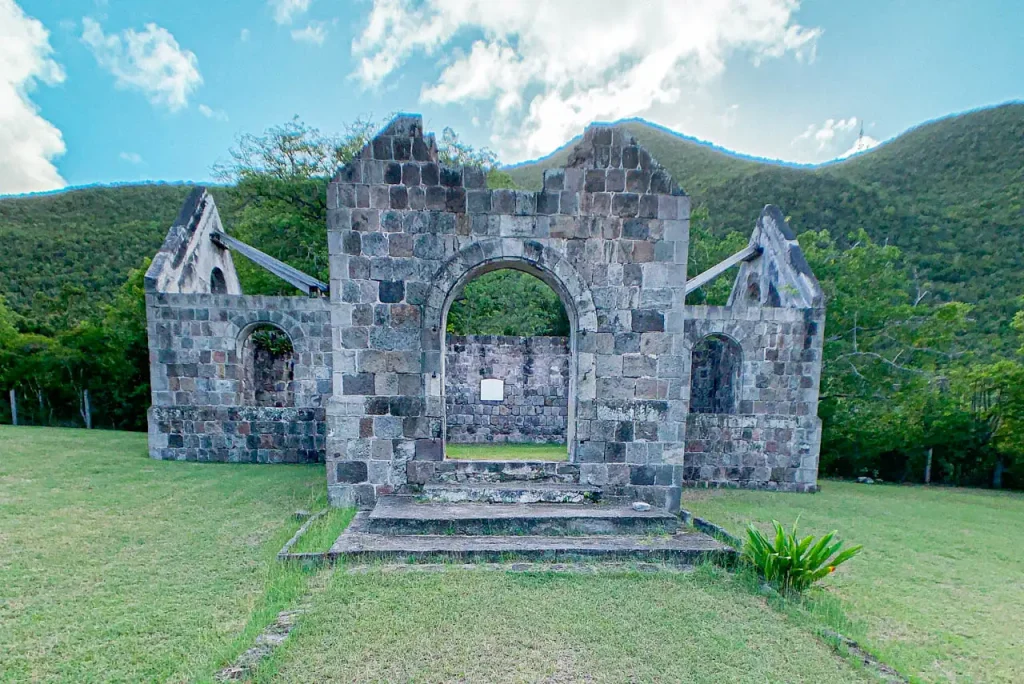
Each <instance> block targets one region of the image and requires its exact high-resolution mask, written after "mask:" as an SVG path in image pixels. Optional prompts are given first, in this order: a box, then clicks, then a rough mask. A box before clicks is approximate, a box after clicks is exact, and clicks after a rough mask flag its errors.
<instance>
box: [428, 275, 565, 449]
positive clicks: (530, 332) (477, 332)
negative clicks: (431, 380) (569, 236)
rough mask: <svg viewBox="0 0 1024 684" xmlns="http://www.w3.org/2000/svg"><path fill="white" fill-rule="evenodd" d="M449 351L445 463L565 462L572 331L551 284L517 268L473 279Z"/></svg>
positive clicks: (453, 319)
mask: <svg viewBox="0 0 1024 684" xmlns="http://www.w3.org/2000/svg"><path fill="white" fill-rule="evenodd" d="M444 349H445V359H444V378H443V381H444V393H445V414H446V415H445V428H444V430H445V435H444V437H445V440H444V441H445V456H446V457H447V458H456V459H486V460H513V459H522V460H565V459H567V458H568V453H567V434H568V431H569V413H570V411H569V404H570V384H571V383H570V374H571V368H572V352H571V344H570V324H569V318H568V315H567V314H566V310H565V307H564V306H563V304H562V301H561V299H560V298H559V296H558V294H556V292H555V291H554V290H553V289H552V288H551V287H550V286H549V285H548V284H547V283H545V282H544V281H542V280H540V279H539V278H537V277H535V276H533V275H531V274H529V273H525V272H523V271H520V270H516V269H514V268H501V269H498V270H491V271H488V272H486V273H484V274H482V275H479V276H476V277H474V278H473V279H472V280H470V281H469V282H468V283H466V284H465V286H464V287H463V289H462V291H461V292H460V293H459V294H458V295H457V296H456V297H455V299H454V301H452V304H451V307H450V309H449V311H448V316H447V327H446V334H445V345H444Z"/></svg>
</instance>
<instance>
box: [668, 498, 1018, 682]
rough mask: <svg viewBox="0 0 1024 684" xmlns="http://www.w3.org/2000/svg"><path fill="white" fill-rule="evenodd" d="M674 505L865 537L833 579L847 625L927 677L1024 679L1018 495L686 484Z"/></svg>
mask: <svg viewBox="0 0 1024 684" xmlns="http://www.w3.org/2000/svg"><path fill="white" fill-rule="evenodd" d="M683 507H684V508H687V509H688V510H691V511H693V512H694V513H696V514H697V515H700V516H702V517H705V518H707V519H709V520H711V521H713V522H716V523H718V524H720V525H722V526H724V527H726V528H727V529H729V530H730V531H732V532H734V533H737V534H740V533H742V532H743V529H744V528H745V526H746V524H747V523H748V522H751V521H754V522H757V523H759V524H761V525H762V526H765V528H766V529H767V523H768V522H769V521H770V520H771V519H772V518H775V519H777V520H779V521H780V522H782V523H783V524H785V525H786V526H787V527H788V526H791V525H792V523H793V521H794V520H795V519H796V517H797V515H799V516H800V528H801V529H802V530H803V531H805V532H807V533H814V534H821V533H824V532H828V531H829V530H832V529H838V530H839V533H840V536H841V537H842V538H843V539H845V540H848V541H850V542H852V543H858V544H863V545H864V551H863V552H862V553H861V555H860V556H858V557H856V558H854V559H853V560H852V561H850V562H849V563H848V564H847V565H845V566H843V567H841V568H840V569H839V571H838V572H837V573H836V574H835V575H833V576H832V577H831V581H830V582H829V583H828V587H829V593H830V594H831V595H834V596H836V597H838V598H839V603H840V605H841V606H842V608H843V610H844V612H845V613H846V615H847V616H848V617H849V618H851V619H852V620H853V621H854V623H855V624H854V626H853V627H852V629H853V630H854V631H856V632H860V634H859V635H857V634H853V635H851V636H855V637H856V636H860V638H862V639H863V640H864V641H865V643H866V644H867V645H868V646H869V647H870V648H871V650H872V651H873V652H874V653H875V654H876V655H877V656H878V657H880V658H881V659H882V660H883V661H885V662H887V663H889V664H890V665H893V666H894V667H896V668H897V669H898V670H900V671H901V672H902V673H904V674H907V675H910V676H913V677H915V678H919V679H920V680H924V681H935V682H938V681H975V682H982V681H985V682H1022V681H1024V544H1022V543H1021V533H1022V530H1024V495H1021V494H1020V493H1000V492H991V491H984V490H970V489H949V488H937V487H936V488H926V487H899V486H896V485H858V484H853V483H845V482H831V481H825V482H823V483H822V492H820V493H819V494H814V495H800V494H780V493H769V492H747V491H692V490H687V491H685V492H684V493H683Z"/></svg>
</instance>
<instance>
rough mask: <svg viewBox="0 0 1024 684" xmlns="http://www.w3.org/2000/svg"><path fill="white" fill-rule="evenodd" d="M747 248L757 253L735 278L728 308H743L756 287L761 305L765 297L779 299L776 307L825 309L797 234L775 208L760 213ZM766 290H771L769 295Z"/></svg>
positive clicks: (764, 209)
mask: <svg viewBox="0 0 1024 684" xmlns="http://www.w3.org/2000/svg"><path fill="white" fill-rule="evenodd" d="M748 247H754V248H757V249H758V250H759V251H760V253H759V255H758V256H757V258H755V259H751V260H750V261H747V262H744V263H743V264H741V265H740V270H739V272H738V273H737V274H736V280H735V283H734V285H733V289H732V293H731V294H730V295H729V302H728V304H729V306H744V305H747V301H748V299H749V296H750V289H751V286H752V285H753V284H755V283H756V284H757V288H758V290H759V296H760V297H761V299H762V303H763V301H764V300H765V298H766V297H769V296H774V297H778V298H779V300H780V301H779V303H778V304H776V305H778V306H783V307H787V308H805V309H817V308H821V307H824V306H825V293H824V291H823V290H822V289H821V284H820V283H819V282H818V278H817V277H816V276H815V275H814V272H813V271H812V270H811V266H810V264H808V263H807V258H806V257H805V256H804V252H803V250H802V249H801V248H800V243H799V242H798V241H797V236H796V233H794V232H793V229H792V228H790V227H789V224H788V223H787V222H786V217H785V215H784V214H783V213H782V210H781V209H779V208H778V207H777V206H775V205H774V204H767V205H765V207H764V208H763V209H762V210H761V214H760V215H759V216H758V218H757V224H756V225H755V226H754V232H753V233H752V234H751V236H750V241H749V242H748ZM769 286H771V287H774V290H775V291H774V292H770V289H769Z"/></svg>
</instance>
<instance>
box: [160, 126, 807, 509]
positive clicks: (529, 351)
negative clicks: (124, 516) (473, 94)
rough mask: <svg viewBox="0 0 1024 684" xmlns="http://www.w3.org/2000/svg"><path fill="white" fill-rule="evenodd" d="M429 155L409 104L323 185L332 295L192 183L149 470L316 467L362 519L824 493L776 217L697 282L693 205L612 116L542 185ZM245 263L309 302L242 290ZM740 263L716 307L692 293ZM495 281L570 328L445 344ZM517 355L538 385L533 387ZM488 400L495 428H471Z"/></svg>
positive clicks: (769, 214)
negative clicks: (441, 502) (692, 270)
mask: <svg viewBox="0 0 1024 684" xmlns="http://www.w3.org/2000/svg"><path fill="white" fill-rule="evenodd" d="M437 159H438V157H437V147H436V144H435V141H434V138H433V136H432V135H429V134H425V133H424V132H423V130H422V120H421V118H420V117H418V116H407V115H403V116H399V117H398V118H396V119H395V120H394V121H392V122H391V123H390V124H389V125H388V126H387V127H386V128H384V130H382V131H381V132H380V133H379V134H378V135H377V136H376V137H375V138H374V139H373V140H372V142H371V143H370V144H368V145H367V146H366V147H365V148H364V149H363V150H362V152H361V153H360V154H359V155H358V156H357V157H356V158H355V159H353V160H352V161H351V162H350V163H348V164H347V165H345V166H344V167H343V168H341V169H340V170H339V171H338V172H337V174H336V175H335V177H334V178H333V179H332V180H331V182H330V185H329V188H328V195H327V203H328V218H327V227H326V228H327V230H326V239H327V243H328V247H329V254H330V282H329V283H323V282H320V281H318V280H316V279H314V278H311V277H309V276H308V275H306V274H303V273H301V272H299V271H297V270H296V269H294V268H291V267H289V266H287V265H286V264H283V263H281V262H279V261H277V260H275V259H273V258H271V257H269V256H267V255H265V254H263V253H261V252H259V251H258V250H256V249H254V248H253V247H251V246H249V245H246V244H244V243H242V242H239V241H238V240H235V239H234V238H232V237H230V236H229V235H227V234H226V233H225V231H224V228H223V226H222V225H221V223H220V218H219V216H218V214H217V209H216V206H215V205H214V202H213V199H212V197H211V196H210V195H209V194H208V193H207V192H206V191H205V190H204V189H202V188H197V189H196V190H195V191H194V192H193V193H192V194H191V196H190V197H189V199H188V200H187V202H186V203H185V205H184V207H183V208H182V210H181V213H180V214H179V216H178V218H177V219H176V221H175V223H174V225H173V226H172V227H171V229H170V231H169V233H168V235H167V239H166V240H165V242H164V244H163V246H162V247H161V249H160V251H159V252H158V253H157V254H156V256H155V258H154V260H153V263H152V265H151V267H150V268H149V271H148V273H147V274H146V308H147V319H148V332H149V347H150V361H151V381H152V407H151V408H150V410H149V448H150V454H151V456H152V457H153V458H158V459H178V460H197V461H230V462H247V463H249V462H251V463H300V462H323V463H325V465H326V471H327V481H328V490H329V495H330V500H331V502H332V503H333V504H334V505H345V506H357V507H359V508H363V509H368V508H372V507H373V506H374V505H375V503H376V502H377V501H378V499H379V498H381V497H388V496H389V495H395V494H419V493H423V492H426V491H430V490H431V488H432V487H433V488H435V489H436V488H439V487H442V488H443V487H452V486H456V485H458V484H459V483H465V482H490V483H505V484H506V485H507V484H508V483H531V482H532V483H547V484H549V485H552V486H554V485H555V484H559V483H561V484H564V485H566V486H567V487H569V486H573V487H579V488H589V489H588V491H598V492H600V493H602V494H603V495H604V496H608V497H623V500H629V501H635V500H641V501H646V502H649V503H651V504H653V505H654V506H656V507H659V508H662V509H668V510H669V511H675V510H678V508H679V501H680V494H681V489H682V488H683V487H685V486H703V485H721V486H740V487H759V488H772V489H780V490H788V491H813V490H814V489H815V488H816V482H817V472H818V451H819V444H820V435H821V424H820V421H819V419H818V417H817V402H818V383H819V377H820V373H821V349H822V335H823V326H824V308H823V307H824V304H823V296H822V292H821V289H820V287H819V286H818V283H817V280H816V279H815V277H814V275H813V274H812V273H811V271H810V268H809V267H808V265H807V262H806V260H805V259H804V256H803V253H802V252H801V250H800V247H799V246H798V244H797V241H796V236H795V235H794V234H793V232H792V231H791V230H790V228H789V227H788V226H787V224H786V221H785V219H784V217H783V215H782V213H781V212H780V211H779V209H777V208H775V207H773V206H767V207H765V208H764V210H763V211H762V212H761V215H760V216H759V217H757V221H756V225H755V228H754V231H753V234H752V235H751V238H750V241H749V244H748V246H747V247H746V248H744V249H743V250H742V251H740V252H739V253H737V254H735V255H733V256H732V257H730V258H729V259H726V260H725V261H723V262H722V263H721V264H719V265H717V266H715V267H714V268H712V269H710V270H709V271H707V272H705V273H702V274H694V275H688V274H687V272H686V265H687V253H688V246H689V216H690V198H689V197H688V196H687V195H686V194H685V193H684V192H683V191H682V190H681V189H680V188H679V187H678V186H677V185H676V184H675V182H674V181H673V180H672V178H671V177H670V175H669V173H668V172H667V171H666V170H665V169H664V168H663V167H661V166H660V165H659V164H658V162H657V161H656V160H654V159H653V158H652V157H651V156H650V154H649V153H648V152H647V151H646V150H645V149H644V148H643V147H641V146H640V145H638V144H637V142H636V141H635V140H634V139H633V138H632V137H631V136H630V135H629V133H628V132H626V131H625V130H624V129H622V128H619V127H616V126H611V125H602V124H594V125H592V126H590V127H589V128H587V130H586V132H585V134H584V136H583V138H582V140H581V142H580V143H579V144H578V145H577V146H576V148H575V150H574V151H573V153H572V154H571V155H570V158H569V160H568V162H567V165H566V166H565V167H564V168H558V169H549V170H547V171H545V173H544V179H543V189H542V190H540V191H539V192H525V191H517V190H504V189H501V190H498V189H495V190H491V189H488V188H487V187H486V178H485V174H484V172H483V171H482V170H480V169H477V168H469V167H467V168H449V167H445V166H442V165H440V164H439V163H438V161H437ZM235 254H242V255H243V256H244V257H246V258H248V259H251V260H252V261H254V262H255V263H257V264H259V265H261V266H263V267H264V268H267V269H268V270H270V271H271V272H272V273H274V274H276V275H278V276H280V277H281V278H283V279H284V280H286V281H287V282H289V283H290V284H292V285H294V286H295V287H296V288H297V289H298V290H300V291H301V292H302V293H303V294H302V295H298V296H293V297H268V296H250V295H245V294H243V293H242V291H241V287H240V284H239V280H238V275H237V273H236V271H235V267H234V263H233V260H232V257H233V255H235ZM734 267H735V268H737V273H736V280H735V284H734V286H733V290H732V294H731V296H730V298H729V302H728V304H727V305H726V306H690V305H687V304H685V298H686V295H687V293H689V292H692V291H693V290H695V289H697V288H698V287H700V286H701V285H704V284H706V283H708V282H710V281H711V280H712V279H714V278H716V277H718V276H720V275H721V274H723V273H725V272H726V271H728V270H730V269H732V268H734ZM503 268H511V269H518V270H521V271H525V272H526V273H529V274H531V275H533V276H536V277H537V278H539V279H541V280H542V281H544V283H546V284H547V285H548V286H550V287H551V288H552V289H553V290H554V291H555V293H557V295H558V297H559V298H560V300H561V302H562V305H563V306H564V308H565V311H566V313H567V314H568V318H569V322H570V334H569V336H568V338H567V339H564V341H562V342H560V343H557V342H543V341H534V342H533V343H532V345H533V346H531V347H529V348H527V346H526V345H525V343H523V344H519V343H518V342H515V341H509V340H506V339H502V338H490V339H483V338H476V339H462V340H453V343H452V344H449V345H447V346H446V342H445V340H446V337H445V334H446V333H445V331H446V322H447V317H448V313H449V308H450V306H451V304H452V302H453V301H454V299H455V298H456V297H457V296H459V294H460V293H461V290H462V288H463V287H464V286H465V285H466V283H467V282H469V281H470V280H472V279H473V278H475V277H477V276H478V275H480V274H483V273H487V272H489V271H493V270H497V269H503ZM503 345H504V346H505V348H504V349H503V348H502V346H503ZM513 347H515V351H513V350H512V348H513ZM527 356H529V357H530V361H529V363H530V364H531V365H530V368H531V369H537V368H543V372H534V371H533V370H531V372H530V373H529V374H524V373H523V372H522V369H523V368H524V367H526V364H527V358H526V357H527ZM517 369H518V370H517ZM486 380H498V381H501V384H502V387H501V388H500V389H498V388H497V385H496V384H495V383H485V382H483V381H486ZM498 391H500V392H501V395H500V396H501V402H504V403H507V401H506V399H508V398H509V397H511V401H512V403H508V410H507V412H506V413H505V414H503V415H505V416H508V417H510V419H509V420H495V421H491V420H487V421H480V420H477V418H478V416H480V415H482V414H481V413H480V411H482V410H483V409H484V408H488V407H493V406H498V405H499V403H500V402H498V400H497V399H496V398H492V399H485V398H484V394H488V396H494V397H496V396H498V395H496V394H493V395H492V394H490V393H492V392H498ZM515 402H519V403H515ZM503 405H504V404H503ZM513 408H515V411H513ZM535 408H538V409H542V410H539V411H537V410H533V409H535ZM488 410H490V409H489V408H488ZM499 414H500V412H499ZM499 417H500V415H499ZM516 417H522V418H524V419H525V418H530V420H520V421H518V422H517V421H516V419H515V418H516ZM446 439H450V440H452V441H469V442H472V441H479V442H488V441H499V442H500V441H531V440H532V441H560V440H564V441H565V443H566V444H567V452H568V460H567V461H566V462H559V463H514V462H497V461H482V462H472V461H456V460H452V459H446V458H445V442H446ZM524 487H525V485H524ZM516 500H517V501H523V500H524V499H522V498H519V499H516Z"/></svg>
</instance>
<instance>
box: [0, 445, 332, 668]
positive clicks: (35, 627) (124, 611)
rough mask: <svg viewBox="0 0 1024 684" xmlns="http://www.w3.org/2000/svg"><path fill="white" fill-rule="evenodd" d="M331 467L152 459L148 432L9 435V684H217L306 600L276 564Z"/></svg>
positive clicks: (0, 638)
mask: <svg viewBox="0 0 1024 684" xmlns="http://www.w3.org/2000/svg"><path fill="white" fill-rule="evenodd" d="M325 498H326V496H325V478H324V471H323V466H282V465H274V466H265V465H263V466H260V465H234V464H208V463H180V462H164V461H153V460H150V459H149V458H148V456H147V453H146V435H145V434H139V433H127V432H105V431H98V430H95V431H86V430H62V429H53V428H31V427H21V428H12V427H0V680H3V681H29V680H33V681H54V680H58V681H131V682H137V681H167V680H176V681H181V680H189V679H195V678H199V679H203V678H208V677H209V676H210V675H211V674H212V673H213V672H214V671H215V670H216V668H217V667H218V666H219V665H220V663H221V661H223V660H225V659H230V658H232V657H234V654H235V653H236V652H238V651H239V650H241V649H243V648H245V647H247V646H248V645H250V644H251V641H252V639H253V638H254V637H255V635H256V634H257V633H258V632H259V630H261V629H262V628H263V626H265V624H266V623H267V622H269V620H270V619H271V618H272V617H273V616H274V615H276V613H277V611H279V610H281V609H282V608H283V607H284V606H286V605H288V604H289V603H290V602H291V601H293V600H294V599H295V597H297V596H299V595H301V594H302V593H303V592H304V591H305V585H306V575H305V571H303V570H302V569H301V568H285V567H284V566H283V565H282V564H280V563H278V562H276V561H275V560H274V556H275V554H276V553H277V551H278V550H280V548H281V546H282V545H283V544H284V543H285V542H286V541H287V540H288V538H289V537H290V536H291V535H292V534H293V533H294V532H295V530H296V529H297V528H298V526H299V523H298V521H296V520H294V518H293V514H294V512H295V510H296V509H298V508H312V509H313V510H318V509H319V508H322V507H323V506H324V505H325Z"/></svg>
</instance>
